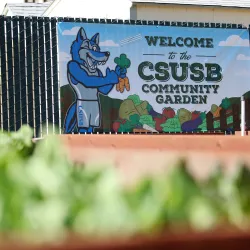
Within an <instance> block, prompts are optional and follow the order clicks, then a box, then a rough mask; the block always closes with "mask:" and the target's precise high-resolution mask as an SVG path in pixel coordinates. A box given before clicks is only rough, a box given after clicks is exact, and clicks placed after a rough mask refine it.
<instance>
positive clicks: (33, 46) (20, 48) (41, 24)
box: [0, 16, 60, 137]
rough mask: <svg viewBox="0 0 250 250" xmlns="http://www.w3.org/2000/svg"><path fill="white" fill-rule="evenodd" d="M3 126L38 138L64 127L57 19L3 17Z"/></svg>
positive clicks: (0, 22) (0, 44)
mask: <svg viewBox="0 0 250 250" xmlns="http://www.w3.org/2000/svg"><path fill="white" fill-rule="evenodd" d="M0 68H1V71H0V74H1V75H0V81H1V82H0V128H1V130H6V131H15V130H18V129H19V128H20V127H21V126H22V125H23V124H29V125H30V126H31V127H32V128H33V129H34V137H42V136H43V135H44V134H47V132H48V128H49V124H51V125H52V128H53V131H54V132H55V131H56V128H58V127H60V117H59V116H60V112H59V107H60V100H59V98H60V93H59V91H60V88H59V77H58V74H59V67H58V48H57V20H56V18H46V17H45V18H42V17H16V16H14V17H5V16H1V17H0Z"/></svg>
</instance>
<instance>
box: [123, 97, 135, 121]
mask: <svg viewBox="0 0 250 250" xmlns="http://www.w3.org/2000/svg"><path fill="white" fill-rule="evenodd" d="M134 114H137V115H139V113H138V111H137V109H136V107H135V104H134V102H133V101H132V100H130V99H126V100H124V101H123V102H122V103H121V105H120V108H119V117H120V118H121V119H126V120H129V116H131V115H134Z"/></svg>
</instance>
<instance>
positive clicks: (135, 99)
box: [127, 94, 141, 106]
mask: <svg viewBox="0 0 250 250" xmlns="http://www.w3.org/2000/svg"><path fill="white" fill-rule="evenodd" d="M127 99H128V100H132V101H133V103H134V104H135V106H137V105H139V104H140V103H141V100H140V97H139V96H138V95H136V94H134V95H129V96H128V97H127Z"/></svg>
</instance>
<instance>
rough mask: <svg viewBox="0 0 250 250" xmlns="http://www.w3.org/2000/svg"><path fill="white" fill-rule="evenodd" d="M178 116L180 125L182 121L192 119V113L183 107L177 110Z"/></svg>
mask: <svg viewBox="0 0 250 250" xmlns="http://www.w3.org/2000/svg"><path fill="white" fill-rule="evenodd" d="M178 118H179V121H180V124H181V125H182V124H183V123H184V122H187V121H190V120H191V119H192V113H191V112H190V111H189V110H187V109H184V108H181V109H179V110H178Z"/></svg>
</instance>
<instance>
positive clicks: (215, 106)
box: [210, 104, 218, 114]
mask: <svg viewBox="0 0 250 250" xmlns="http://www.w3.org/2000/svg"><path fill="white" fill-rule="evenodd" d="M217 109H218V106H217V105H216V104H212V106H211V110H210V111H211V113H212V114H213V113H214V112H215V111H216V110H217Z"/></svg>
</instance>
